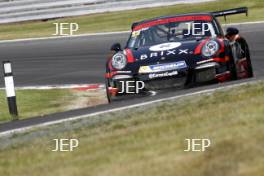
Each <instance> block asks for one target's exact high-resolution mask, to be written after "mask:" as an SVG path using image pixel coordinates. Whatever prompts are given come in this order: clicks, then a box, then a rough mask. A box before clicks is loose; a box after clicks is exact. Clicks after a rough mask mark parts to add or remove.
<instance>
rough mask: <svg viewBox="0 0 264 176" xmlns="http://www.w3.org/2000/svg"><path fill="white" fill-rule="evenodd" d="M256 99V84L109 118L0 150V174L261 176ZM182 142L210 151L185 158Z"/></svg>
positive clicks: (263, 152)
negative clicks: (64, 146)
mask: <svg viewBox="0 0 264 176" xmlns="http://www.w3.org/2000/svg"><path fill="white" fill-rule="evenodd" d="M263 97H264V83H263V82H262V83H258V84H252V85H246V86H242V87H238V88H234V89H231V90H229V91H218V92H216V93H213V94H211V95H202V96H195V97H188V98H184V99H181V100H177V101H170V102H165V103H160V104H157V105H153V106H151V107H142V108H137V109H133V110H130V111H128V110H127V111H123V112H119V113H118V112H117V113H112V114H108V115H106V116H104V117H103V118H106V117H107V116H112V117H114V118H115V120H110V121H105V122H102V121H101V122H100V121H99V122H98V123H96V124H93V125H90V126H85V125H84V124H83V126H82V128H80V129H78V130H74V131H70V132H64V133H60V134H58V133H53V135H51V136H48V137H47V136H46V137H42V138H35V139H34V140H32V141H31V142H27V143H26V144H13V145H12V147H9V148H7V149H2V150H1V151H0V158H2V159H1V160H0V174H1V175H5V176H9V175H12V176H16V175H19V176H23V175H36V176H42V175H43V176H49V175H56V176H73V175H87V176H90V175H91V176H107V175H115V176H124V175H126V176H148V175H151V176H161V175H166V176H220V175H221V176H222V175H226V176H252V175H254V176H262V175H263V173H264V166H263V163H264V158H263V156H264V149H263V146H264V136H263V133H264V118H263V114H264V106H263V104H264V98H263ZM49 131H50V130H49ZM17 138H19V137H17ZM53 138H77V139H79V141H80V145H79V147H78V148H77V149H76V150H75V151H73V152H61V153H60V152H51V150H52V149H53V148H54V144H53V142H52V139H53ZM186 138H209V139H210V140H211V142H212V145H211V147H210V148H209V149H208V150H206V151H205V152H184V151H183V150H184V149H185V148H186V142H185V139H186Z"/></svg>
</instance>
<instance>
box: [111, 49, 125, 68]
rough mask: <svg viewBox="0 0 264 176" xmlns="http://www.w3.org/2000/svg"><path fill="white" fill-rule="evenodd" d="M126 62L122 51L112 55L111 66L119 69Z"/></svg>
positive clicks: (123, 66)
mask: <svg viewBox="0 0 264 176" xmlns="http://www.w3.org/2000/svg"><path fill="white" fill-rule="evenodd" d="M126 64H127V59H126V56H125V55H124V54H123V53H117V54H115V55H114V56H113V57H112V66H113V67H114V68H115V69H117V70H121V69H123V68H125V66H126Z"/></svg>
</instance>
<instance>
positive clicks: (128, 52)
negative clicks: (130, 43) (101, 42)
mask: <svg viewBox="0 0 264 176" xmlns="http://www.w3.org/2000/svg"><path fill="white" fill-rule="evenodd" d="M125 52H126V56H127V62H128V63H132V62H135V58H134V56H133V53H132V51H131V49H125Z"/></svg>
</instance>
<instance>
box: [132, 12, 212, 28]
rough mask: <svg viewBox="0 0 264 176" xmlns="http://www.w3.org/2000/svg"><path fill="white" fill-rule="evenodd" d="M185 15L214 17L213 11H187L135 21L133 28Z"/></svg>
mask: <svg viewBox="0 0 264 176" xmlns="http://www.w3.org/2000/svg"><path fill="white" fill-rule="evenodd" d="M184 16H212V17H213V14H212V13H186V14H178V15H172V16H160V17H156V18H151V19H146V20H142V21H138V22H134V23H133V24H132V26H131V29H133V28H134V27H135V26H138V25H141V24H144V23H149V22H152V21H157V20H162V19H167V18H175V17H184Z"/></svg>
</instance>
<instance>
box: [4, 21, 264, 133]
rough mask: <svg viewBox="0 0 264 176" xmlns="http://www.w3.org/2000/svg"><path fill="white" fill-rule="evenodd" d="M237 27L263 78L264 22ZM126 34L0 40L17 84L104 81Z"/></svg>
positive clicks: (51, 117) (78, 112)
mask: <svg viewBox="0 0 264 176" xmlns="http://www.w3.org/2000/svg"><path fill="white" fill-rule="evenodd" d="M235 27H237V28H239V30H240V32H241V34H242V36H244V37H245V38H246V40H247V41H248V43H249V47H250V50H251V59H252V64H253V68H254V73H255V78H253V79H263V78H264V69H263V67H264V58H263V55H264V50H263V48H264V23H259V24H243V25H236V26H235ZM127 38H128V33H121V34H106V35H91V36H85V37H84V36H81V37H72V38H61V39H46V40H33V41H17V42H2V43H0V53H1V61H2V60H11V61H12V62H13V70H14V75H15V84H16V86H32V85H34V86H35V85H49V84H76V83H77V84H85V83H103V82H104V71H105V61H106V58H107V57H108V56H109V54H110V50H109V48H110V46H111V45H112V43H114V42H120V43H122V46H124V44H125V41H126V40H127ZM250 80H252V79H246V80H240V81H232V82H227V83H223V84H214V85H208V86H202V87H196V88H192V89H185V90H177V91H173V90H166V91H163V92H160V93H159V94H157V95H156V96H149V97H143V98H135V99H131V100H129V101H128V100H126V101H118V102H114V103H113V104H111V105H100V106H97V107H92V108H86V109H81V110H73V111H69V112H64V113H57V114H53V115H48V116H46V117H37V118H33V119H26V120H21V121H16V122H9V123H6V124H0V132H3V131H7V130H12V129H16V128H21V127H26V126H30V125H35V124H41V123H44V122H49V121H54V120H59V119H65V118H69V117H74V116H78V115H83V114H88V113H93V112H99V111H102V110H107V109H113V108H116V107H124V106H128V105H132V104H137V103H140V102H146V101H151V100H156V99H161V98H166V97H171V96H175V95H183V94H186V93H192V92H196V91H201V90H205V89H211V88H216V87H219V86H225V85H230V84H236V83H240V82H245V81H250ZM0 86H1V87H3V81H0Z"/></svg>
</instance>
